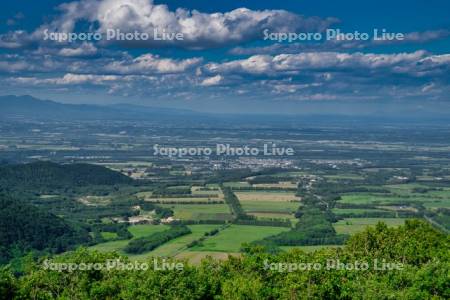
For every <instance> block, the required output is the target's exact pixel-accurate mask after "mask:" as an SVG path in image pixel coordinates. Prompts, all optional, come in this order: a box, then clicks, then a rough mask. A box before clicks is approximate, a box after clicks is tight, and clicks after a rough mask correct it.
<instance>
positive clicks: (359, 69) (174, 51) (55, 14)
mask: <svg viewBox="0 0 450 300" xmlns="http://www.w3.org/2000/svg"><path fill="white" fill-rule="evenodd" d="M1 5H2V9H1V10H0V16H1V17H0V88H1V93H2V94H17V95H21V94H30V95H34V96H36V97H40V98H46V99H53V100H57V101H61V102H70V103H101V104H108V103H118V102H121V103H133V104H142V105H151V106H167V107H183V108H191V109H195V110H204V111H226V112H256V113H258V112H259V113H264V112H267V111H269V112H280V113H314V111H315V110H318V109H319V110H320V109H321V107H322V108H323V107H327V108H328V109H329V110H331V111H339V112H342V113H346V112H351V113H373V112H379V111H383V110H391V109H394V108H395V110H398V111H399V112H403V113H407V112H408V111H411V110H415V109H423V108H424V107H425V108H426V109H429V110H432V109H433V108H434V109H436V108H438V109H439V110H441V109H442V108H443V107H447V106H446V105H448V103H449V101H450V99H448V95H450V87H449V82H450V54H449V53H450V2H448V1H435V0H428V1H377V2H373V3H370V4H369V3H365V2H362V1H322V0H320V1H299V0H293V1H272V0H271V1H203V0H193V1H173V0H170V1H151V0H80V1H9V2H8V3H2V4H1ZM109 29H114V30H120V31H121V32H134V31H136V32H139V33H147V34H149V35H150V39H148V40H146V41H136V40H131V41H106V40H104V39H102V40H101V41H97V40H89V41H72V42H67V41H63V42H61V41H54V40H45V36H44V32H45V30H46V32H47V33H48V32H50V33H52V32H57V33H69V32H73V33H78V34H79V33H99V34H105V33H106V31H107V30H109ZM327 29H335V30H336V29H339V30H340V31H341V32H343V33H353V32H354V31H358V32H360V33H368V34H369V35H370V38H369V40H367V41H358V40H346V41H336V40H326V39H325V38H324V39H322V40H320V41H291V42H287V41H284V42H280V41H275V40H264V32H268V33H271V34H281V33H296V34H298V33H320V34H322V36H323V37H324V36H325V33H326V30H327ZM374 29H378V30H379V31H381V30H382V29H386V30H387V31H388V32H393V33H401V34H403V35H404V39H403V40H394V41H377V42H376V41H373V39H372V38H373V30H374ZM155 32H159V33H161V32H165V33H168V34H176V33H180V34H181V35H182V39H180V40H165V41H158V40H155V37H154V36H153V35H154V34H155Z"/></svg>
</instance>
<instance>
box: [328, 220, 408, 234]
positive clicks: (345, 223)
mask: <svg viewBox="0 0 450 300" xmlns="http://www.w3.org/2000/svg"><path fill="white" fill-rule="evenodd" d="M378 222H383V223H386V225H388V226H389V227H397V226H400V225H403V224H404V223H405V219H402V218H347V219H343V220H340V221H338V222H337V223H334V224H333V227H334V229H335V230H336V232H337V233H338V234H340V233H344V234H354V233H357V232H361V231H363V230H364V229H365V228H366V227H367V226H375V225H376V224H377V223H378Z"/></svg>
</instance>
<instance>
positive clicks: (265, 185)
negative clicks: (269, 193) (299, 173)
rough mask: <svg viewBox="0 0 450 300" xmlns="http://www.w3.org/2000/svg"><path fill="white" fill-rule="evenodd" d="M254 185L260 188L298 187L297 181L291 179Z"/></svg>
mask: <svg viewBox="0 0 450 300" xmlns="http://www.w3.org/2000/svg"><path fill="white" fill-rule="evenodd" d="M252 186H253V187H258V188H296V187H297V183H296V182H291V181H280V182H278V183H255V184H253V185H252Z"/></svg>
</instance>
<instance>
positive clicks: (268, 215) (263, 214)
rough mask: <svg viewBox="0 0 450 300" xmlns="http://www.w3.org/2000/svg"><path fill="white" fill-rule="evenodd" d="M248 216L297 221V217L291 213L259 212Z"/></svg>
mask: <svg viewBox="0 0 450 300" xmlns="http://www.w3.org/2000/svg"><path fill="white" fill-rule="evenodd" d="M248 214H249V215H252V216H255V217H257V218H259V219H268V218H269V219H295V216H294V215H293V214H289V213H273V212H259V213H258V212H257V213H248Z"/></svg>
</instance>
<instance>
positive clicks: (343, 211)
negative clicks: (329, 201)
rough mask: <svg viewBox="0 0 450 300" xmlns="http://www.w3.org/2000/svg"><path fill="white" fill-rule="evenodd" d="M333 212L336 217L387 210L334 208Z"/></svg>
mask: <svg viewBox="0 0 450 300" xmlns="http://www.w3.org/2000/svg"><path fill="white" fill-rule="evenodd" d="M332 211H333V213H334V214H336V215H342V214H363V213H366V212H385V210H382V209H365V208H333V209H332Z"/></svg>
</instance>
